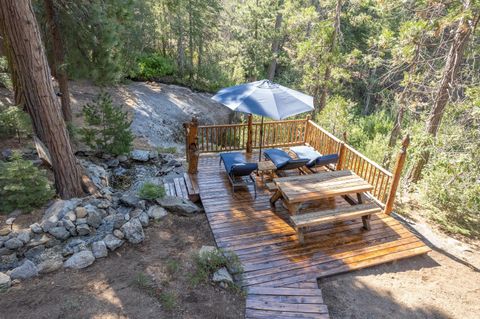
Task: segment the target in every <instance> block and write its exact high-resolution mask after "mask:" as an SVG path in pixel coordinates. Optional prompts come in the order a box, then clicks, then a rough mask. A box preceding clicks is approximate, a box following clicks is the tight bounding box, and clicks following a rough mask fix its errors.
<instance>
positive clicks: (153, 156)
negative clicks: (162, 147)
mask: <svg viewBox="0 0 480 319" xmlns="http://www.w3.org/2000/svg"><path fill="white" fill-rule="evenodd" d="M148 158H149V159H151V160H157V159H158V152H157V151H155V150H153V151H150V152H148Z"/></svg>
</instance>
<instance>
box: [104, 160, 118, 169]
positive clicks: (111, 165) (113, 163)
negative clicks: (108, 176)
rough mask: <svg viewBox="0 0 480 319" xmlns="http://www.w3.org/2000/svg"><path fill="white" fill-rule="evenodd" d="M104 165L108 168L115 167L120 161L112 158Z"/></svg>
mask: <svg viewBox="0 0 480 319" xmlns="http://www.w3.org/2000/svg"><path fill="white" fill-rule="evenodd" d="M105 164H107V166H108V167H117V166H118V165H119V164H120V161H119V160H118V159H116V158H112V159H110V160H108V161H107V162H106V163H105Z"/></svg>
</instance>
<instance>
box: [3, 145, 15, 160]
mask: <svg viewBox="0 0 480 319" xmlns="http://www.w3.org/2000/svg"><path fill="white" fill-rule="evenodd" d="M0 154H1V155H2V156H1V159H3V160H6V161H9V160H10V159H11V157H12V155H13V151H12V150H11V149H9V148H5V149H3V150H2V152H1V153H0Z"/></svg>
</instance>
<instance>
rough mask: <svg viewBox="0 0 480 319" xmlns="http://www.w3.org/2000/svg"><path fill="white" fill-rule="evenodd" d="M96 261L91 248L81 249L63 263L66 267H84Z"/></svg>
mask: <svg viewBox="0 0 480 319" xmlns="http://www.w3.org/2000/svg"><path fill="white" fill-rule="evenodd" d="M94 261H95V257H94V256H93V253H92V252H91V251H90V250H83V251H79V252H78V253H75V254H73V256H71V257H70V258H68V259H67V261H65V262H64V263H63V267H65V268H73V269H82V268H85V267H88V266H90V265H91V264H93V262H94Z"/></svg>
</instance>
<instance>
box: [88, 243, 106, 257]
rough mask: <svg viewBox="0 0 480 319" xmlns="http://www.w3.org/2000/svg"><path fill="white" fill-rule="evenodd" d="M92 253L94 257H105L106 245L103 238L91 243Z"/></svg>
mask: <svg viewBox="0 0 480 319" xmlns="http://www.w3.org/2000/svg"><path fill="white" fill-rule="evenodd" d="M92 253H93V256H94V257H95V258H102V257H107V255H108V250H107V245H105V242H104V241H103V240H100V241H96V242H94V243H93V244H92Z"/></svg>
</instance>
